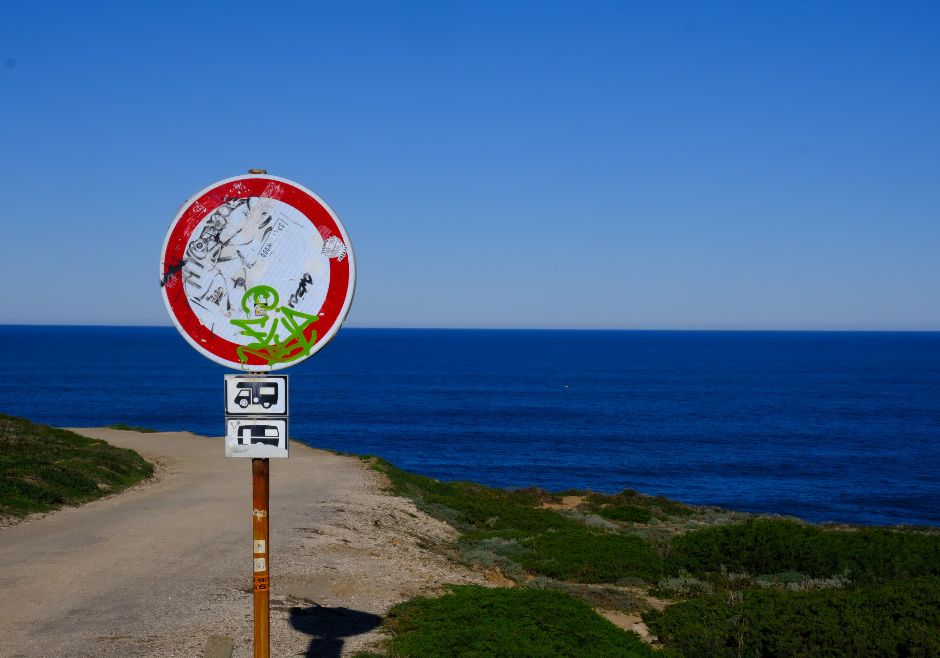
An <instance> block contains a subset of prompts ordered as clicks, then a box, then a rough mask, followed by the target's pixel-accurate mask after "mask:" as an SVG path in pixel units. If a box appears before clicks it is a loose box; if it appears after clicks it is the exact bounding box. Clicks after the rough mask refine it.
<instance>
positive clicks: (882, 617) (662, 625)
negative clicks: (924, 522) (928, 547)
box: [643, 578, 940, 658]
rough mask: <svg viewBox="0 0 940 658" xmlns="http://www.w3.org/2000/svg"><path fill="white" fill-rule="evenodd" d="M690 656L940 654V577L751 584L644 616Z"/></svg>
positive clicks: (665, 638) (658, 632)
mask: <svg viewBox="0 0 940 658" xmlns="http://www.w3.org/2000/svg"><path fill="white" fill-rule="evenodd" d="M643 619H644V620H645V621H646V623H647V624H648V625H649V627H650V630H651V631H652V632H653V633H655V634H656V635H657V636H659V638H660V639H661V640H662V641H664V642H665V643H666V645H667V646H668V647H670V648H672V649H674V650H677V651H678V652H679V653H680V654H681V655H684V656H687V657H688V658H698V657H702V658H706V657H707V658H725V657H727V658H737V657H739V656H792V657H799V656H805V657H807V658H810V657H812V656H937V655H940V633H938V632H937V629H940V579H938V578H919V579H915V580H909V581H898V582H893V583H889V584H885V585H874V586H868V587H863V588H859V589H855V590H841V589H823V590H816V591H808V592H789V591H785V590H780V589H768V588H756V589H749V590H745V591H743V592H740V593H739V594H737V595H732V596H729V595H728V593H727V592H722V593H720V594H714V595H708V596H704V597H700V598H696V599H692V600H689V601H685V602H682V603H678V604H675V605H672V606H669V607H668V608H666V609H665V610H664V611H663V612H656V611H649V612H647V613H645V614H644V615H643Z"/></svg>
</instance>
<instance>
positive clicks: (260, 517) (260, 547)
mask: <svg viewBox="0 0 940 658" xmlns="http://www.w3.org/2000/svg"><path fill="white" fill-rule="evenodd" d="M269 466H270V461H269V460H268V459H257V458H256V459H252V460H251V499H252V508H253V509H252V512H251V536H252V542H251V543H252V553H253V557H254V567H253V569H254V599H255V658H268V657H269V656H270V654H271V634H270V624H271V612H270V608H269V606H268V603H269V598H268V597H269V591H270V586H271V580H270V569H271V564H270V561H269V557H268V556H269V555H270V554H271V553H270V548H271V547H270V544H269V543H268V502H269V489H268V486H269V484H270V471H269Z"/></svg>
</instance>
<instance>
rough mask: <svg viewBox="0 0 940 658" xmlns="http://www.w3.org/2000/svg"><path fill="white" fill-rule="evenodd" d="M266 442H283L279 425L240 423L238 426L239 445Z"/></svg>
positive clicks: (275, 443) (274, 444)
mask: <svg viewBox="0 0 940 658" xmlns="http://www.w3.org/2000/svg"><path fill="white" fill-rule="evenodd" d="M258 443H261V444H264V445H266V446H278V445H280V443H281V433H280V432H279V431H278V428H277V425H260V424H259V425H240V426H239V428H238V445H240V446H243V445H255V444H258Z"/></svg>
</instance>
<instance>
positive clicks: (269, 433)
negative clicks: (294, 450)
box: [225, 416, 288, 459]
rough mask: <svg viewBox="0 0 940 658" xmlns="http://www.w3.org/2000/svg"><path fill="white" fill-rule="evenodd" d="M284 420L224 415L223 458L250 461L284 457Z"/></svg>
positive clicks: (270, 417)
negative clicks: (250, 459)
mask: <svg viewBox="0 0 940 658" xmlns="http://www.w3.org/2000/svg"><path fill="white" fill-rule="evenodd" d="M287 439H288V436H287V418H286V417H282V418H277V417H275V416H257V417H248V416H234V417H233V416H226V418H225V456H226V457H251V458H252V459H267V458H271V457H274V458H286V457H287V456H288V452H287Z"/></svg>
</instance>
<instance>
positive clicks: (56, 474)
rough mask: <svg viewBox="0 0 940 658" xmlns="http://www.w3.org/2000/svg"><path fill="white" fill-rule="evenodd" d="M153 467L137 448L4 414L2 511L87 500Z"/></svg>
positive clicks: (0, 434) (0, 423)
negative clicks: (113, 444)
mask: <svg viewBox="0 0 940 658" xmlns="http://www.w3.org/2000/svg"><path fill="white" fill-rule="evenodd" d="M152 473H153V466H152V465H151V464H149V463H148V462H146V461H144V459H143V458H142V457H141V456H140V455H138V454H137V453H135V452H133V451H132V450H124V449H123V448H115V447H113V446H110V445H108V444H107V443H105V442H104V441H99V440H97V439H89V438H85V437H83V436H79V435H78V434H75V433H74V432H69V431H67V430H61V429H56V428H54V427H47V426H46V425H37V424H34V423H31V422H29V421H28V420H24V419H21V418H15V417H13V416H6V415H3V414H0V515H3V516H23V515H25V514H29V513H31V512H45V511H48V510H52V509H55V508H57V507H61V506H62V505H77V504H79V503H84V502H88V501H90V500H94V499H95V498H100V497H101V496H104V495H105V494H109V493H113V492H116V491H120V490H121V489H124V488H126V487H129V486H131V485H134V484H136V483H138V482H140V481H141V480H143V479H145V478H147V477H149V476H150V475H151V474H152Z"/></svg>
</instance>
